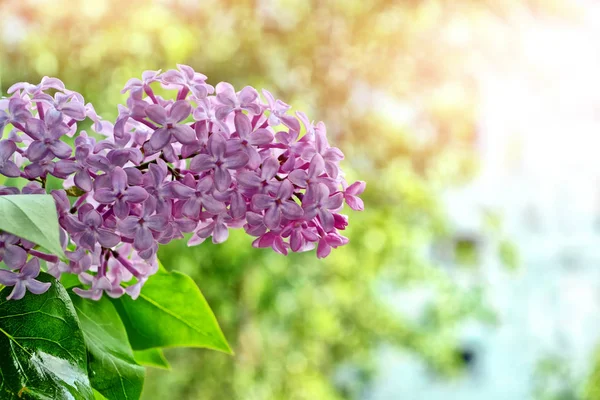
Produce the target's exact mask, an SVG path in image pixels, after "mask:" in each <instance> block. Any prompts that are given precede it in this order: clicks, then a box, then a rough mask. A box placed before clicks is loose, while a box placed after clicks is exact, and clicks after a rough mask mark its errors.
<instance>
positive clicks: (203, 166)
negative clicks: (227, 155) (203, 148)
mask: <svg viewBox="0 0 600 400" xmlns="http://www.w3.org/2000/svg"><path fill="white" fill-rule="evenodd" d="M214 167H215V159H214V158H213V157H211V156H210V155H208V154H198V155H197V156H195V157H194V158H192V161H190V171H193V172H202V171H206V170H209V169H211V168H214Z"/></svg>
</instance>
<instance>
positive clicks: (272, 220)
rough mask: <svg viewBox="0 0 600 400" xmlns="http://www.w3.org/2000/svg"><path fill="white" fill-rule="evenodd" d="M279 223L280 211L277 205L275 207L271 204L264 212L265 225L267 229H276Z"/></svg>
mask: <svg viewBox="0 0 600 400" xmlns="http://www.w3.org/2000/svg"><path fill="white" fill-rule="evenodd" d="M280 223H281V211H279V207H277V205H275V204H273V205H272V206H271V207H269V208H268V209H267V212H266V213H265V225H266V226H267V228H269V229H277V228H279V224H280Z"/></svg>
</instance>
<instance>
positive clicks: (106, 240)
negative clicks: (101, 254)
mask: <svg viewBox="0 0 600 400" xmlns="http://www.w3.org/2000/svg"><path fill="white" fill-rule="evenodd" d="M120 241H121V237H120V236H119V235H117V234H116V233H114V232H111V231H109V230H108V229H104V228H100V229H98V243H100V244H101V245H102V247H106V248H111V247H115V246H116V245H117V244H119V242H120Z"/></svg>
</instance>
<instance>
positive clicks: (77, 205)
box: [69, 193, 88, 214]
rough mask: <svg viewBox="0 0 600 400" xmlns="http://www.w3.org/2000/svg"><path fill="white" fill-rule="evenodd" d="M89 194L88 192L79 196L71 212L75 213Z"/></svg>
mask: <svg viewBox="0 0 600 400" xmlns="http://www.w3.org/2000/svg"><path fill="white" fill-rule="evenodd" d="M87 196H88V193H85V194H82V195H81V197H80V198H78V199H77V201H75V204H73V207H71V209H70V210H69V212H70V213H71V214H75V212H76V211H77V210H78V209H79V207H81V205H82V204H83V202H84V201H85V199H86V198H87Z"/></svg>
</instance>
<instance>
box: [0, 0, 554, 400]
mask: <svg viewBox="0 0 600 400" xmlns="http://www.w3.org/2000/svg"><path fill="white" fill-rule="evenodd" d="M458 3H459V4H461V5H464V6H465V7H462V8H460V7H458V8H457V7H456V5H457V2H455V1H453V2H449V1H406V2H394V1H377V0H375V1H362V0H344V1H341V0H339V1H317V0H314V1H305V0H280V1H267V0H265V1H255V0H252V1H251V0H241V1H235V2H234V1H216V0H213V1H203V2H194V1H183V0H182V1H174V0H171V1H168V0H163V1H160V2H159V1H156V2H148V1H145V0H144V1H142V0H130V1H128V2H120V1H117V0H95V1H93V2H91V1H72V0H68V1H67V0H55V1H53V2H51V4H50V3H49V2H46V3H44V2H40V1H36V2H34V1H23V0H19V1H12V0H9V1H8V2H7V1H5V2H3V3H2V5H0V7H1V10H0V11H1V13H0V15H1V16H0V18H1V19H2V20H3V21H2V22H3V27H4V28H3V30H4V34H3V37H2V38H1V39H2V41H0V62H1V64H2V65H1V67H2V86H3V88H4V89H6V88H7V87H8V86H9V85H10V84H12V83H14V82H17V81H23V80H29V81H38V80H39V79H40V76H42V75H54V76H59V77H61V78H62V79H64V80H65V82H66V83H67V85H68V86H69V87H72V88H74V89H76V90H78V91H80V92H81V93H83V94H84V96H85V97H86V99H88V100H89V101H92V102H93V103H94V104H95V105H97V111H98V112H100V113H101V114H103V115H105V116H106V117H107V118H110V117H114V116H115V115H116V107H114V104H117V103H118V102H122V101H123V97H122V96H121V95H120V94H119V91H120V89H121V88H122V86H123V85H124V83H125V82H126V80H127V79H128V78H129V77H132V76H139V75H140V74H141V72H142V70H145V69H158V68H163V69H167V68H173V67H174V65H175V64H176V63H184V64H190V65H192V66H193V67H194V68H195V69H196V70H199V71H201V72H203V73H205V74H207V75H208V76H209V82H211V83H213V84H216V83H217V82H218V81H220V80H228V81H230V82H233V83H234V84H236V85H237V86H239V87H242V86H243V85H246V84H251V85H254V86H256V87H259V88H261V87H266V88H268V89H269V90H270V91H272V92H273V93H274V94H275V95H276V96H277V97H279V98H282V99H286V101H287V102H289V103H290V104H292V105H293V106H294V109H303V110H306V111H307V114H309V115H311V116H313V117H314V118H315V119H320V120H324V121H326V123H327V125H328V128H329V131H330V135H331V136H332V139H331V141H332V142H334V143H335V144H336V145H337V146H338V147H340V148H342V149H343V150H344V152H345V153H346V155H347V159H346V161H344V164H345V165H344V168H345V169H347V170H349V171H350V173H349V174H350V175H351V176H349V180H351V179H362V180H366V181H367V182H368V188H367V192H366V193H365V196H364V198H365V203H366V211H365V212H364V213H351V225H350V229H349V231H348V236H349V237H350V239H351V245H349V246H346V247H344V248H343V249H338V250H336V251H334V252H333V254H332V256H331V257H329V258H328V259H327V260H325V261H318V260H316V258H315V256H314V254H312V253H311V254H293V255H291V256H289V257H287V258H284V257H282V256H279V255H277V254H273V253H272V252H271V251H268V250H256V249H252V248H251V246H250V242H251V241H250V238H248V237H246V236H245V235H244V234H243V232H238V233H237V234H233V235H232V236H231V237H230V239H229V241H228V242H226V243H225V244H223V245H221V246H214V245H212V244H207V243H205V244H202V245H201V246H199V247H195V248H191V249H188V248H186V245H185V243H184V242H179V243H173V244H171V245H169V246H167V247H165V248H163V249H161V251H160V258H161V259H162V261H163V263H164V264H165V266H166V267H167V268H171V269H178V270H182V271H184V272H186V273H189V274H191V275H192V276H193V277H194V278H195V279H196V280H197V282H198V284H199V285H200V287H201V288H202V290H203V291H204V293H205V296H206V297H207V299H208V301H209V303H210V304H211V305H212V307H213V309H214V311H215V314H216V315H217V317H218V319H219V320H220V322H221V325H222V327H223V329H224V331H225V333H226V336H227V337H228V338H229V340H230V343H231V345H232V347H233V349H234V350H235V352H236V356H235V357H228V356H225V355H222V354H216V353H211V352H205V351H191V350H170V351H168V352H167V355H168V357H169V359H170V360H171V361H172V363H173V371H171V372H170V373H167V372H164V371H155V370H151V371H150V376H149V378H148V379H147V381H146V389H145V397H146V398H147V399H156V398H181V399H196V398H202V399H341V398H355V397H358V396H359V395H360V394H361V393H363V391H364V390H365V388H366V387H368V384H369V381H370V378H371V377H372V376H373V373H374V371H375V366H376V362H375V361H376V360H375V359H374V358H373V355H374V351H376V350H377V349H380V348H381V346H384V345H388V344H392V345H394V346H397V348H400V349H406V350H408V351H411V352H414V353H415V354H417V355H419V356H420V357H421V358H422V359H423V360H424V361H425V362H427V363H428V365H429V366H430V367H431V368H432V370H434V371H437V372H440V373H443V374H446V375H452V374H455V373H457V372H458V371H459V367H460V359H459V357H458V354H457V351H456V346H457V342H456V340H457V338H456V332H457V327H458V324H459V323H460V322H461V321H463V320H464V319H465V318H468V317H476V318H487V319H488V320H489V319H490V315H489V313H487V311H486V309H485V304H484V303H485V301H484V295H483V290H482V288H478V287H468V288H465V287H459V286H458V285H457V284H455V283H453V281H452V280H451V278H450V276H449V275H448V274H447V273H446V272H445V270H443V269H441V268H439V266H438V265H436V264H434V263H432V261H431V257H430V256H429V253H430V250H431V245H432V244H434V243H436V242H438V241H440V240H443V239H444V238H445V237H446V236H447V235H448V234H449V227H448V226H447V222H446V217H445V215H444V212H443V209H442V208H441V206H440V204H439V203H438V200H437V198H438V195H439V193H440V192H441V190H443V189H444V188H446V187H448V185H451V184H456V183H460V182H464V181H465V180H467V179H469V177H470V176H471V175H472V174H473V172H474V170H475V168H476V165H475V163H474V158H473V156H472V151H473V143H474V139H475V137H476V129H475V115H476V109H475V106H474V105H475V104H476V99H477V96H476V83H475V81H474V78H473V74H472V68H475V66H476V63H472V62H471V61H472V57H471V53H470V51H471V47H469V46H468V45H469V43H467V44H465V43H463V42H462V41H461V40H460V37H461V34H463V36H464V33H465V32H466V35H467V37H472V36H473V35H474V33H475V32H477V29H478V27H480V26H482V25H484V26H485V25H486V24H488V23H489V24H491V23H494V21H496V19H497V17H498V16H501V15H502V14H503V13H506V12H507V10H508V9H511V7H512V8H514V7H523V4H522V3H523V2H517V1H508V0H507V1H504V2H492V1H488V2H473V1H469V0H462V1H461V2H458ZM528 3H530V5H534V6H536V7H538V5H537V4H538V3H539V2H535V1H530V2H528ZM559 3H560V2H557V3H556V4H559ZM546 6H547V4H546ZM546 6H544V7H546ZM556 7H558V5H557V6H556ZM11 27H12V28H11ZM449 32H450V33H452V32H454V33H456V32H458V34H449ZM461 32H462V33H461ZM491 34H492V33H490V35H491ZM457 36H458V37H459V40H455V39H456V37H457ZM470 44H472V43H470ZM414 288H427V289H428V290H430V292H431V293H432V296H430V298H429V300H427V302H426V304H424V305H423V307H422V308H423V310H424V312H422V313H416V315H417V316H416V317H414V316H413V317H410V316H409V315H408V313H406V312H405V311H406V310H402V308H401V307H400V309H399V310H398V309H396V308H395V307H394V305H393V304H391V302H390V298H391V294H393V293H394V291H399V290H404V291H410V290H412V289H414ZM173 290H177V288H173ZM410 314H411V315H412V314H414V313H412V312H411V313H410Z"/></svg>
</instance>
